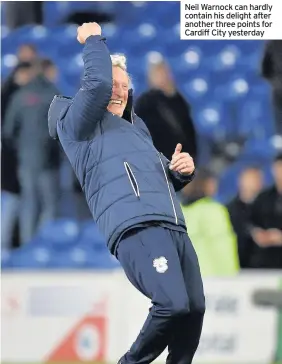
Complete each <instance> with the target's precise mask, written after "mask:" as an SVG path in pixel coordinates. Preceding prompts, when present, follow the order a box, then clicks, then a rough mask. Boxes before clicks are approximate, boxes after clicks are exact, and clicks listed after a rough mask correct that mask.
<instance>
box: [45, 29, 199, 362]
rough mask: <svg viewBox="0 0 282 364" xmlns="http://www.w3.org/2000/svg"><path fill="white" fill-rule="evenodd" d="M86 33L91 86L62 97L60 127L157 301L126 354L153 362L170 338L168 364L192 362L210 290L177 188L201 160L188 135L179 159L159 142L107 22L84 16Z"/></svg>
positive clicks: (81, 176)
mask: <svg viewBox="0 0 282 364" xmlns="http://www.w3.org/2000/svg"><path fill="white" fill-rule="evenodd" d="M78 41H79V42H80V43H81V44H85V47H84V51H83V60H84V76H83V78H82V87H81V89H80V90H79V91H78V93H77V94H76V96H75V97H74V98H73V99H67V98H65V97H56V98H55V99H54V100H53V103H52V104H51V106H50V111H49V131H50V135H51V136H52V137H53V138H58V139H59V141H60V143H61V145H62V146H63V148H64V150H65V153H66V155H67V156H68V158H69V160H70V162H71V164H72V166H73V169H74V171H75V173H76V175H77V177H78V180H79V182H80V184H81V186H82V189H83V191H84V193H85V196H86V200H87V202H88V205H89V208H90V211H91V213H92V215H93V218H94V220H95V222H96V223H97V225H98V227H99V229H100V230H101V232H102V233H103V234H104V236H105V237H106V240H107V245H108V248H109V249H110V251H111V253H112V254H114V255H115V256H116V257H117V258H118V260H119V261H120V263H121V265H122V267H123V269H124V271H125V273H126V275H127V277H128V279H129V280H130V282H131V283H132V284H133V285H134V286H135V287H136V288H137V289H138V290H139V291H141V292H142V293H143V294H144V295H146V296H147V297H149V298H150V299H151V300H152V303H153V306H152V308H151V310H150V313H149V315H148V318H147V320H146V322H145V324H144V326H143V328H142V330H141V332H140V334H139V335H138V337H137V339H136V341H135V342H134V343H133V345H132V346H131V348H130V350H129V351H128V352H127V353H126V354H125V355H124V356H123V357H122V358H121V359H120V361H119V363H124V364H126V363H128V364H129V363H130V364H133V363H134V364H141V363H142V364H145V363H151V362H152V361H153V360H155V359H156V358H157V357H158V356H159V355H160V354H161V353H162V352H163V350H164V349H165V348H166V347H168V351H169V355H168V358H167V363H169V364H189V363H191V362H192V358H193V356H194V353H195V351H196V349H197V347H198V343H199V339H200V335H201V330H202V323H203V316H204V311H205V299H204V294H203V286H202V279H201V275H200V270H199V265H198V260H197V257H196V254H195V251H194V249H193V247H192V244H191V242H190V240H189V238H188V235H187V232H186V226H185V222H184V217H183V215H182V211H181V208H180V204H179V203H178V201H177V198H176V194H175V191H176V190H179V189H181V188H182V187H183V186H184V185H186V184H187V183H189V182H190V181H191V180H192V178H193V174H194V169H195V167H194V163H193V160H192V158H191V157H190V156H189V155H188V154H187V153H182V152H181V145H180V144H179V145H177V146H176V149H175V153H174V154H173V156H172V160H171V162H169V161H168V160H167V159H165V158H164V157H163V155H162V154H161V153H159V152H158V151H157V150H156V149H155V147H154V145H153V142H152V139H151V137H150V134H149V132H148V129H147V128H146V126H145V125H144V123H143V121H142V120H141V119H140V118H138V117H137V116H136V115H135V114H134V112H133V109H132V92H131V90H129V82H130V80H129V76H128V74H127V72H126V64H125V58H124V57H120V56H114V57H110V54H109V52H108V49H107V47H106V45H105V43H104V39H103V38H102V37H101V28H100V26H99V25H98V24H96V23H88V24H83V25H82V26H81V27H79V28H78ZM125 299H126V298H125Z"/></svg>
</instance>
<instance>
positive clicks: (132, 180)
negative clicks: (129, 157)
mask: <svg viewBox="0 0 282 364" xmlns="http://www.w3.org/2000/svg"><path fill="white" fill-rule="evenodd" d="M123 164H124V168H125V170H126V173H127V175H128V179H129V181H130V184H131V187H132V189H133V191H134V193H135V196H136V197H138V198H140V191H139V186H138V183H137V180H136V178H135V176H134V174H133V172H132V169H131V168H130V165H129V164H128V163H127V162H123Z"/></svg>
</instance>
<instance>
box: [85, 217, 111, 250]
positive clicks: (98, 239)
mask: <svg viewBox="0 0 282 364" xmlns="http://www.w3.org/2000/svg"><path fill="white" fill-rule="evenodd" d="M85 244H86V245H89V246H91V247H93V249H94V248H95V249H96V250H105V249H106V240H105V238H104V237H103V236H102V235H101V233H100V231H99V230H98V227H97V225H96V224H95V223H94V221H93V220H90V221H87V222H85V223H83V224H82V225H81V235H80V240H79V246H82V245H85Z"/></svg>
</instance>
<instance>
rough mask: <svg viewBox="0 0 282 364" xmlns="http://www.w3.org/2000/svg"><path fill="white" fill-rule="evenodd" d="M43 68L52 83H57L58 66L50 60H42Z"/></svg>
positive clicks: (44, 73)
mask: <svg viewBox="0 0 282 364" xmlns="http://www.w3.org/2000/svg"><path fill="white" fill-rule="evenodd" d="M41 68H42V73H43V75H44V76H45V77H46V78H47V80H49V81H50V82H52V83H56V81H57V77H58V70H57V67H56V65H55V64H54V63H53V62H52V61H51V60H50V59H48V58H45V59H42V60H41Z"/></svg>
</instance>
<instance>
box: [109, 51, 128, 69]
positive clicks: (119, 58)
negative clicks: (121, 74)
mask: <svg viewBox="0 0 282 364" xmlns="http://www.w3.org/2000/svg"><path fill="white" fill-rule="evenodd" d="M111 60H112V65H113V66H115V67H119V68H121V69H122V70H124V71H127V65H126V57H125V56H124V55H123V54H113V55H111Z"/></svg>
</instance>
